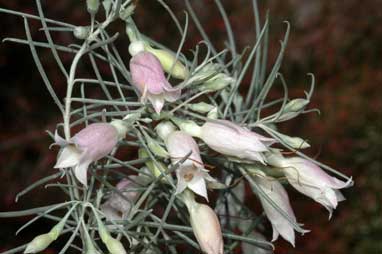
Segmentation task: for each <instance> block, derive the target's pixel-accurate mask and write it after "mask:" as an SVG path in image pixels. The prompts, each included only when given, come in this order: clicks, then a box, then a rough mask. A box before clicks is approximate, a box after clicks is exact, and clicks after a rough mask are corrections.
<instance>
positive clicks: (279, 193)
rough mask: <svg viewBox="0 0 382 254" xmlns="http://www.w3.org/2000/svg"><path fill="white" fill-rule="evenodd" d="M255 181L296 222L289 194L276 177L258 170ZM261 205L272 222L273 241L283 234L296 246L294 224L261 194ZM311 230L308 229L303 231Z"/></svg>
mask: <svg viewBox="0 0 382 254" xmlns="http://www.w3.org/2000/svg"><path fill="white" fill-rule="evenodd" d="M254 180H255V182H256V183H257V184H258V186H259V188H261V189H262V190H263V191H264V193H265V194H266V195H267V196H268V197H269V198H270V199H271V200H272V201H273V202H274V203H275V204H276V205H277V206H278V207H279V208H280V209H281V210H282V211H284V212H285V214H286V215H288V217H289V220H292V221H293V222H296V217H295V215H294V212H293V210H292V207H291V205H290V203H289V198H288V194H287V192H286V191H285V189H284V187H283V186H282V185H281V184H280V183H279V182H278V181H277V180H276V179H275V178H272V177H270V176H266V175H265V174H264V173H263V172H261V171H258V175H257V176H255V177H254ZM258 196H259V198H260V202H261V205H262V206H263V208H264V212H265V214H266V216H267V218H268V219H269V221H270V222H271V224H272V229H273V236H272V241H275V240H277V238H278V237H279V235H281V236H282V237H283V238H284V239H285V240H287V241H288V242H290V243H291V244H292V245H293V246H295V245H294V244H295V234H294V229H293V225H292V224H291V222H290V221H289V220H288V219H287V218H285V217H284V216H283V215H282V214H280V212H279V211H277V209H276V208H275V207H273V206H272V205H271V204H270V203H269V201H268V200H267V199H266V198H265V197H264V196H261V195H258ZM306 232H309V231H308V230H306V231H304V232H303V233H306Z"/></svg>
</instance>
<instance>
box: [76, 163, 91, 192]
mask: <svg viewBox="0 0 382 254" xmlns="http://www.w3.org/2000/svg"><path fill="white" fill-rule="evenodd" d="M90 163H92V161H89V160H87V161H82V162H80V163H79V164H78V165H77V166H76V167H75V168H74V175H75V176H76V178H77V180H78V181H80V182H81V183H82V184H83V185H84V186H85V187H86V186H87V185H88V180H87V179H88V167H89V165H90Z"/></svg>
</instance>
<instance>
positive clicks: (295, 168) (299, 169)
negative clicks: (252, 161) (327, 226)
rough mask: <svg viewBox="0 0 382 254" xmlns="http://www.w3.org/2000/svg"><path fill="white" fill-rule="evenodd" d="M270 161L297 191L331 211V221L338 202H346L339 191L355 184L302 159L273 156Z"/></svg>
mask: <svg viewBox="0 0 382 254" xmlns="http://www.w3.org/2000/svg"><path fill="white" fill-rule="evenodd" d="M268 161H269V162H270V163H271V164H273V165H274V166H277V167H280V168H282V169H283V171H284V173H285V176H286V177H287V179H288V182H289V183H290V184H291V185H292V186H293V187H294V188H295V189H296V190H298V191H299V192H301V193H303V194H305V195H306V196H308V197H310V198H312V199H313V200H315V201H316V202H318V203H320V204H321V205H323V206H324V207H325V208H326V209H327V210H328V211H329V219H330V218H331V216H332V213H333V209H335V208H336V207H337V204H338V202H341V201H344V200H345V198H344V196H343V195H342V193H341V192H340V191H339V189H342V188H346V187H350V186H351V185H352V184H353V181H352V179H349V180H348V181H347V182H343V181H341V180H339V179H337V178H335V177H332V176H330V175H328V174H327V173H325V172H324V171H323V170H322V169H321V168H320V167H319V166H317V165H316V164H314V163H312V162H310V161H308V160H306V159H303V158H300V157H292V158H283V157H282V156H271V157H270V158H269V160H268Z"/></svg>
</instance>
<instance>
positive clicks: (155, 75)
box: [130, 51, 181, 114]
mask: <svg viewBox="0 0 382 254" xmlns="http://www.w3.org/2000/svg"><path fill="white" fill-rule="evenodd" d="M130 72H131V78H132V84H133V85H134V86H135V87H136V88H137V89H138V90H139V92H140V93H141V100H142V101H145V100H146V99H148V100H149V101H150V102H151V103H152V104H153V107H154V109H155V112H157V113H158V114H159V113H160V112H161V110H162V108H163V105H164V101H168V102H174V101H176V100H177V99H178V98H179V97H180V94H181V91H180V89H178V88H173V87H172V86H171V85H170V83H169V82H168V81H167V79H166V77H165V75H164V72H163V68H162V66H161V64H160V62H159V60H158V58H157V57H156V56H155V55H153V54H152V53H150V52H145V51H140V52H138V53H136V54H135V55H134V56H133V57H132V58H131V60H130Z"/></svg>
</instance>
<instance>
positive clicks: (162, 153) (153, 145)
mask: <svg viewBox="0 0 382 254" xmlns="http://www.w3.org/2000/svg"><path fill="white" fill-rule="evenodd" d="M144 135H145V138H146V141H147V146H148V147H149V149H150V151H151V152H153V154H155V155H156V156H158V157H161V158H167V157H168V152H167V151H166V150H165V149H164V148H163V147H161V146H160V145H159V144H158V142H157V141H156V140H155V139H153V138H151V137H150V136H149V135H148V134H147V133H144Z"/></svg>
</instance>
